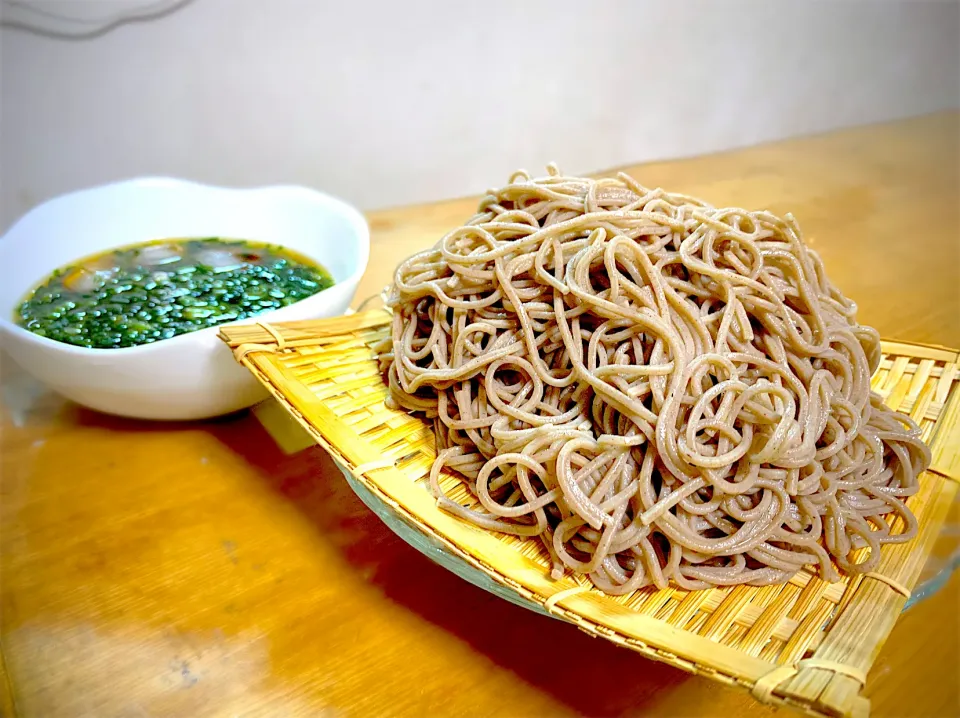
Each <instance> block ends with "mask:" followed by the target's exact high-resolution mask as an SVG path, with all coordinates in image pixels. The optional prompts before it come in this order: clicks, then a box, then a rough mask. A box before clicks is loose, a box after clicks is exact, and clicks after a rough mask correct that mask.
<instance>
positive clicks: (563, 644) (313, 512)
mask: <svg viewBox="0 0 960 718" xmlns="http://www.w3.org/2000/svg"><path fill="white" fill-rule="evenodd" d="M206 426H207V428H208V430H209V431H210V432H211V433H212V434H213V435H214V436H215V437H216V438H217V439H218V440H220V441H221V442H222V443H223V444H225V445H226V446H227V447H229V448H230V449H231V450H232V451H234V452H236V453H237V454H238V455H240V456H242V457H243V458H244V459H245V460H246V461H247V462H249V463H250V464H252V465H253V466H255V467H257V468H258V469H259V471H260V474H261V475H262V476H263V479H264V481H266V482H268V484H269V485H270V487H271V488H272V489H273V490H274V491H276V492H277V493H279V494H281V495H283V496H284V497H286V498H287V499H288V500H290V501H291V502H293V503H294V504H295V505H296V506H297V508H298V509H299V510H300V511H301V512H302V513H303V514H304V515H305V516H306V517H307V518H308V519H309V520H310V521H311V522H312V523H313V524H314V525H315V526H316V527H317V530H318V531H319V532H321V533H322V534H323V535H324V536H325V537H326V538H327V539H328V540H330V541H331V542H332V543H334V545H336V547H337V548H338V549H339V550H340V551H341V552H342V554H343V556H344V560H345V562H346V563H347V564H348V565H350V566H352V567H353V568H355V569H356V570H357V572H358V573H361V574H363V575H364V576H369V579H368V581H369V582H370V583H371V584H373V585H374V586H376V587H377V588H379V589H380V590H381V591H382V592H383V594H384V595H385V596H386V597H387V598H389V599H390V600H392V601H394V602H396V603H398V604H400V605H402V606H404V607H406V608H407V609H409V610H410V611H413V612H415V613H417V614H419V615H420V616H422V617H423V618H425V619H426V620H428V621H430V622H431V623H433V624H435V625H437V626H440V627H441V628H443V629H444V630H446V631H448V632H450V633H451V634H453V635H455V636H457V637H458V638H459V639H461V640H463V641H465V642H466V643H467V644H469V645H470V646H471V647H473V648H474V649H475V650H477V651H480V652H482V653H483V654H485V655H486V656H488V657H489V658H490V660H492V661H494V662H495V663H497V664H498V665H500V666H503V667H504V668H506V669H508V670H510V671H512V672H513V673H515V674H516V675H517V676H518V677H520V678H521V679H522V680H524V681H526V682H527V683H529V684H532V685H534V686H536V687H538V688H539V689H541V690H543V691H545V692H547V693H549V694H550V695H552V696H554V697H555V698H557V699H558V700H559V701H561V702H563V703H565V704H567V705H568V706H570V707H571V708H572V709H573V710H575V711H577V712H579V713H582V714H588V715H593V716H601V715H603V716H617V715H622V714H625V713H628V712H629V713H633V712H636V711H638V710H640V711H641V712H642V707H643V705H644V704H645V703H647V702H648V701H649V700H651V699H652V698H653V696H654V694H656V693H659V692H662V691H670V690H671V689H673V688H674V687H676V686H679V685H681V684H683V683H684V682H686V681H688V680H691V679H690V677H688V676H687V675H686V674H684V673H683V672H681V671H679V670H677V669H674V668H672V667H670V666H667V665H664V664H661V663H657V662H655V661H651V660H648V659H646V658H644V657H642V656H640V655H637V654H635V653H631V652H630V651H628V650H626V649H623V648H619V647H617V646H614V645H612V644H609V643H606V642H605V641H602V640H600V639H596V638H592V637H590V636H588V635H586V634H584V633H581V632H580V631H578V630H577V629H576V628H574V627H573V626H571V625H569V624H566V623H562V622H560V621H558V620H553V619H550V618H546V617H544V616H537V615H536V614H534V613H531V612H529V611H526V610H524V609H522V608H520V607H518V606H514V605H512V604H510V603H508V602H506V601H503V600H501V599H498V598H496V597H494V596H492V595H491V594H488V593H486V592H485V591H483V590H481V589H479V588H476V587H475V586H473V585H471V584H469V583H467V582H466V581H463V580H462V579H460V578H458V577H457V576H455V575H453V574H452V573H450V572H448V571H447V570H445V569H443V568H441V567H440V566H438V565H436V564H434V563H433V562H431V561H430V560H429V559H427V558H426V557H425V556H423V555H422V554H420V553H419V552H418V551H416V550H415V549H413V548H412V547H410V546H408V545H407V544H406V543H404V542H403V541H402V540H401V539H400V538H398V537H397V536H396V535H395V534H393V533H392V532H391V531H390V529H388V528H387V527H386V526H385V525H384V524H383V523H382V522H381V521H380V519H379V518H377V516H376V515H374V514H373V513H372V512H371V511H370V510H369V509H368V508H367V507H366V506H365V505H364V504H363V503H362V502H361V501H360V500H359V499H358V498H357V497H356V496H355V495H354V494H353V492H352V491H351V490H350V488H349V486H348V485H347V483H346V481H344V480H343V478H342V475H341V474H340V471H339V470H338V469H337V467H336V466H335V465H334V463H333V462H332V460H331V459H330V457H329V455H328V454H327V453H326V452H325V451H323V450H322V449H320V448H319V447H315V448H311V449H307V450H305V451H302V452H300V453H298V454H294V455H286V454H284V453H283V452H282V451H280V449H279V448H277V446H276V444H274V442H273V440H272V439H271V438H270V436H269V435H268V434H267V433H266V431H265V430H264V429H263V427H262V426H261V425H260V424H259V423H258V422H257V421H256V420H255V419H254V417H252V416H246V417H239V418H236V419H232V420H221V421H218V422H214V423H210V424H207V425H206ZM711 690H715V688H712V689H711Z"/></svg>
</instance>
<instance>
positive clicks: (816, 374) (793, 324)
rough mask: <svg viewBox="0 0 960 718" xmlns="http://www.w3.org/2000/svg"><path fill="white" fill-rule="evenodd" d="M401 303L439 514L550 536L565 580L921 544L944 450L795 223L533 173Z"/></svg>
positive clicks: (731, 569) (753, 573)
mask: <svg viewBox="0 0 960 718" xmlns="http://www.w3.org/2000/svg"><path fill="white" fill-rule="evenodd" d="M388 305H389V306H390V307H391V308H392V312H393V327H392V337H391V339H392V341H391V343H390V347H389V348H385V349H384V353H383V354H382V356H381V365H382V368H383V371H384V372H385V375H386V377H387V381H388V382H389V388H390V393H389V397H390V398H389V400H388V403H390V404H395V405H398V406H400V407H404V408H406V409H408V410H412V411H416V412H421V413H422V414H424V415H426V417H428V418H430V419H432V420H433V421H434V426H435V431H436V436H437V444H438V451H439V455H438V457H437V460H436V463H435V465H434V466H433V471H432V474H431V484H432V487H433V490H434V492H435V493H436V496H437V500H438V502H439V504H440V506H441V507H442V508H443V509H445V510H447V511H449V512H451V513H453V514H455V515H457V516H459V517H462V518H463V519H466V520H467V521H470V522H473V523H475V524H477V525H478V526H482V527H484V528H487V529H490V530H492V531H499V532H504V533H509V534H516V535H519V536H526V537H531V539H534V538H535V540H540V541H542V542H543V545H544V546H545V547H546V549H547V551H548V552H549V554H550V556H551V557H552V561H553V570H552V574H553V575H554V576H560V575H562V574H563V572H564V570H566V569H569V570H570V571H573V572H575V573H577V574H586V575H588V576H589V578H590V580H591V581H592V582H593V584H594V585H595V586H597V587H598V588H600V589H601V590H603V591H606V592H608V593H611V594H624V593H629V592H632V591H634V590H635V589H638V588H641V587H643V586H647V585H654V586H657V587H661V588H662V587H664V586H666V585H667V584H668V583H671V582H672V583H674V584H675V585H678V586H680V587H683V588H687V589H700V588H706V587H710V586H723V585H733V584H741V583H746V584H751V585H764V584H772V583H781V582H784V581H786V580H788V579H789V578H790V577H791V576H793V575H794V574H795V573H797V571H799V570H800V569H801V568H803V567H809V568H810V569H812V570H814V571H816V570H819V572H820V575H821V576H823V577H824V578H826V579H828V580H837V578H838V573H837V567H839V568H840V569H841V570H844V571H860V572H866V571H871V570H872V569H874V568H875V567H876V565H877V562H878V561H879V559H880V551H879V549H880V546H881V545H883V544H885V543H893V542H901V541H906V540H908V539H909V538H911V537H912V536H913V535H914V534H915V533H916V528H917V527H916V519H915V518H914V516H913V515H912V514H911V512H910V510H909V509H908V508H907V507H906V505H905V503H904V502H905V499H906V497H908V496H910V495H911V494H913V493H914V492H915V491H916V490H917V478H918V475H919V474H920V472H922V471H923V470H924V469H925V468H926V467H927V466H928V464H929V461H930V454H929V451H928V449H927V448H926V446H925V445H924V444H923V443H922V442H921V440H920V432H919V430H918V428H917V427H916V425H915V424H914V423H913V422H912V421H911V420H910V419H909V418H908V417H906V416H904V415H902V414H899V413H896V412H893V411H891V410H890V409H888V408H886V407H885V406H884V405H883V403H882V402H881V400H880V398H879V397H878V396H877V395H876V394H874V393H872V392H871V389H870V376H871V374H872V373H873V371H874V370H875V369H876V368H877V365H878V363H879V360H880V346H879V340H878V337H877V333H876V332H875V331H874V330H873V329H870V328H869V327H863V326H860V325H858V324H857V323H856V306H855V305H854V303H853V302H851V301H850V300H848V299H847V298H846V297H844V296H843V295H842V294H841V293H840V292H839V290H837V289H836V288H835V287H834V286H833V285H831V283H830V281H829V279H828V278H827V276H826V274H825V273H824V269H823V265H822V263H821V261H820V259H819V257H818V256H817V255H816V254H815V253H814V252H813V251H811V250H810V249H808V248H807V247H806V246H805V245H804V243H803V240H802V238H801V234H800V229H799V227H798V226H797V224H796V222H795V221H794V219H793V217H792V216H790V215H787V216H786V217H783V218H781V217H777V216H775V215H773V214H771V213H769V212H750V211H747V210H745V209H733V208H726V209H718V208H715V207H712V206H710V205H708V204H706V203H705V202H702V201H700V200H698V199H694V198H692V197H686V196H683V195H679V194H671V193H669V192H665V191H663V190H661V189H653V190H651V189H647V188H646V187H643V186H641V185H640V184H638V183H637V182H636V181H635V180H633V179H632V178H631V177H629V176H626V175H623V174H621V175H619V176H618V178H616V179H602V180H591V179H583V178H577V177H565V176H562V175H560V173H559V172H558V171H557V170H556V169H555V168H553V167H551V168H550V170H549V176H547V177H545V178H540V179H531V178H530V177H529V176H528V175H527V174H526V173H523V172H519V173H516V174H515V175H514V176H513V177H511V179H510V182H509V184H508V185H507V186H506V187H503V188H502V189H499V190H496V191H491V192H490V193H489V194H488V195H487V196H486V197H485V198H484V199H483V200H482V202H481V203H480V207H479V211H478V213H477V214H476V215H475V216H474V217H473V218H471V219H470V220H469V221H468V222H467V223H466V224H465V225H464V226H462V227H460V228H458V229H455V230H454V231H452V232H450V233H449V234H447V235H446V236H445V237H443V239H441V240H440V242H439V243H438V244H437V245H436V246H435V247H434V248H433V249H429V250H427V251H424V252H420V253H419V254H416V255H414V256H412V257H410V258H409V259H407V260H406V261H404V262H403V263H402V264H401V265H400V266H399V267H398V269H397V271H396V275H395V278H394V285H393V287H392V289H391V294H390V298H389V301H388ZM444 468H446V469H447V470H450V471H453V472H455V474H456V475H458V476H459V477H461V478H462V481H463V482H464V483H465V485H466V486H467V487H468V488H469V491H470V492H471V493H472V495H473V496H474V497H475V499H476V500H475V501H473V502H471V503H472V505H473V507H472V508H471V507H468V506H464V505H463V504H462V503H461V502H462V500H463V496H461V502H457V501H454V500H453V499H452V498H451V497H450V496H448V495H445V494H444V492H443V490H441V484H440V472H441V470H442V469H444ZM445 483H447V482H445ZM898 517H899V519H902V521H900V522H898V521H897V518H898ZM861 548H864V549H866V550H865V551H862V552H860V553H857V554H855V553H854V552H855V551H856V550H857V549H861Z"/></svg>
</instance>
